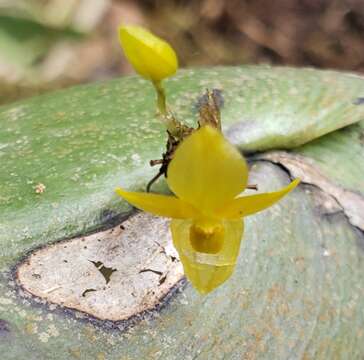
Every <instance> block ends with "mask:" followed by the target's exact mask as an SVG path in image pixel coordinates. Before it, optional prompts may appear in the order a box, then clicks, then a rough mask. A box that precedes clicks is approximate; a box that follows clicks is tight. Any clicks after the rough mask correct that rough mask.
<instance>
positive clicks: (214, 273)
mask: <svg viewBox="0 0 364 360" xmlns="http://www.w3.org/2000/svg"><path fill="white" fill-rule="evenodd" d="M194 225H195V223H194V222H193V220H172V222H171V230H172V237H173V244H174V246H175V248H176V249H177V251H178V253H179V256H180V259H181V262H182V264H183V268H184V271H185V274H186V276H187V278H188V279H189V280H190V281H191V283H192V285H193V286H194V287H195V288H196V289H197V290H198V291H199V292H200V293H202V294H207V293H209V292H210V291H212V290H214V289H215V288H217V287H218V286H219V285H221V284H222V283H223V282H225V281H226V280H227V279H228V278H229V277H230V276H231V274H232V273H233V271H234V268H235V265H236V261H237V258H238V255H239V249H240V243H241V239H242V235H243V230H244V224H243V221H242V220H228V221H223V222H222V226H223V237H222V239H220V241H222V244H221V247H220V249H219V251H217V252H213V253H211V252H201V251H197V250H196V248H195V246H194V245H193V244H192V243H191V228H192V227H193V226H194ZM219 236H220V235H219ZM196 240H197V239H193V241H196ZM202 240H203V241H205V240H206V239H202ZM212 246H213V245H212ZM210 249H211V248H210Z"/></svg>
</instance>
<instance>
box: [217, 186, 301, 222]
mask: <svg viewBox="0 0 364 360" xmlns="http://www.w3.org/2000/svg"><path fill="white" fill-rule="evenodd" d="M299 182H300V180H299V179H295V180H293V181H292V182H291V183H290V184H289V185H288V186H286V187H284V188H282V189H280V190H279V191H274V192H268V193H263V194H257V195H249V196H243V197H239V198H236V199H234V200H233V201H231V202H230V203H228V204H227V205H225V206H224V207H223V208H222V209H221V211H220V212H219V215H220V216H221V217H222V218H226V219H239V218H241V217H243V216H248V215H251V214H254V213H256V212H258V211H262V210H264V209H266V208H268V207H270V206H272V205H274V204H275V203H276V202H277V201H279V200H280V199H281V198H282V197H283V196H285V195H286V194H288V193H289V192H290V191H292V190H293V189H294V188H295V187H296V186H297V185H298V184H299Z"/></svg>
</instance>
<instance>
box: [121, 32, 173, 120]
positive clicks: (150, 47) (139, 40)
mask: <svg viewBox="0 0 364 360" xmlns="http://www.w3.org/2000/svg"><path fill="white" fill-rule="evenodd" d="M119 40H120V44H121V47H122V48H123V50H124V53H125V56H126V58H127V59H128V61H129V62H130V63H131V64H132V66H133V67H134V69H135V71H136V72H137V73H139V74H140V75H141V76H142V77H144V78H145V79H147V80H151V81H152V83H153V85H154V87H155V89H156V91H157V94H158V108H159V110H160V111H161V113H162V114H163V115H166V114H167V110H166V100H165V92H164V89H163V87H162V85H161V81H162V80H163V79H165V78H167V77H169V76H171V75H173V74H175V72H176V71H177V68H178V59H177V55H176V53H175V51H174V50H173V48H172V47H171V46H170V45H169V44H168V43H167V42H166V41H164V40H163V39H161V38H159V37H157V36H156V35H154V34H152V33H151V32H149V31H148V30H146V29H144V28H142V27H140V26H121V27H120V28H119Z"/></svg>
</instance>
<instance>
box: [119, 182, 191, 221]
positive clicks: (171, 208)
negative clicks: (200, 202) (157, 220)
mask: <svg viewBox="0 0 364 360" xmlns="http://www.w3.org/2000/svg"><path fill="white" fill-rule="evenodd" d="M115 191H116V193H117V194H118V195H120V196H121V197H122V198H123V199H125V200H126V201H127V202H129V203H130V204H132V205H133V206H135V207H136V208H138V209H141V210H144V211H147V212H150V213H152V214H154V215H158V216H164V217H170V218H173V219H186V218H193V217H196V216H198V212H197V210H195V209H194V208H193V207H192V206H191V205H189V204H187V203H185V202H184V201H182V200H180V199H178V198H176V197H175V196H168V195H159V194H151V193H144V192H133V191H125V190H123V189H122V188H117V189H116V190H115Z"/></svg>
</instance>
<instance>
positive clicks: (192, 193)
mask: <svg viewBox="0 0 364 360" xmlns="http://www.w3.org/2000/svg"><path fill="white" fill-rule="evenodd" d="M247 177H248V169H247V165H246V162H245V160H244V158H243V157H242V156H241V154H240V153H239V151H238V150H237V149H236V148H235V147H234V146H233V145H231V144H230V143H229V142H228V141H227V140H226V139H225V138H224V137H223V135H222V134H221V133H220V132H219V131H217V130H216V129H214V128H212V127H210V126H204V127H202V128H200V129H199V130H197V131H195V132H194V133H192V135H190V136H188V137H187V138H186V139H185V140H184V141H183V142H182V143H181V144H180V145H179V146H178V148H177V150H176V152H175V154H174V157H173V159H172V161H171V162H170V164H169V166H168V173H167V183H168V185H169V187H170V189H171V190H172V191H173V192H174V193H175V194H176V195H177V196H178V197H179V198H180V199H183V200H184V201H186V202H188V203H190V204H192V205H193V206H194V207H196V208H198V209H199V210H200V211H201V212H202V213H204V214H205V215H212V214H213V213H214V211H215V210H216V209H217V208H219V207H220V206H222V205H223V204H225V203H227V202H228V201H230V200H232V199H233V198H234V197H235V196H236V195H238V194H239V193H241V192H242V191H243V190H244V189H245V187H246V183H247Z"/></svg>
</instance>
